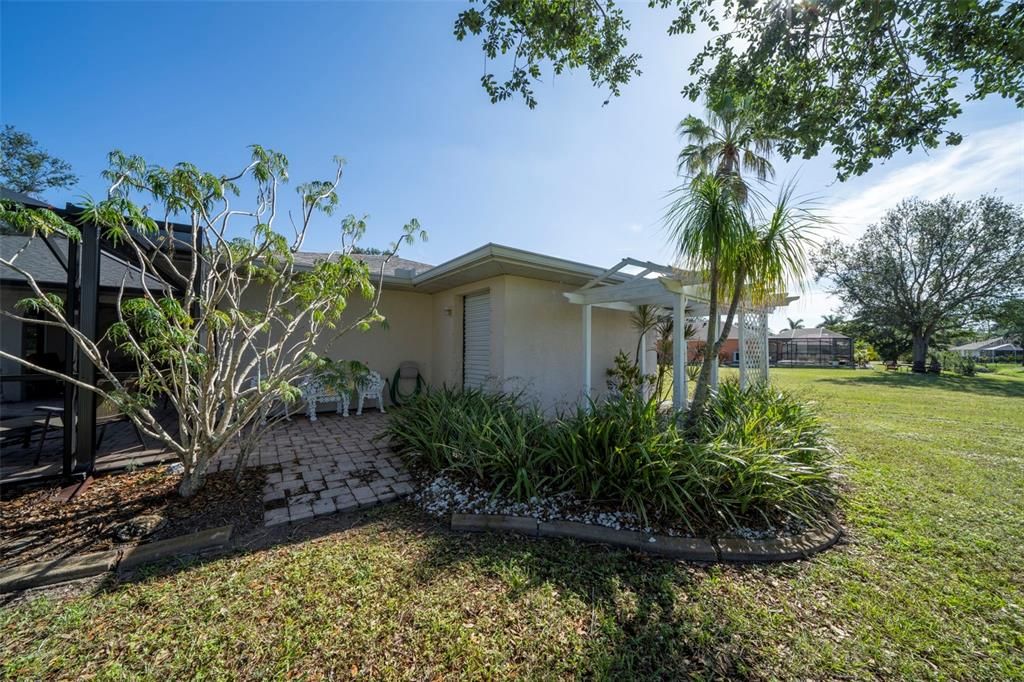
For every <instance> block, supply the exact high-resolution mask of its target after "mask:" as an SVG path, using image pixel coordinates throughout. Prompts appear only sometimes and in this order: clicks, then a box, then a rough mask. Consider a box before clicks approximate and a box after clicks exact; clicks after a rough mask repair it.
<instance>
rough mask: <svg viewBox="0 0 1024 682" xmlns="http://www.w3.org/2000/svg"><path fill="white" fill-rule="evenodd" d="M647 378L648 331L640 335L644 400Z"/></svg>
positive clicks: (641, 390)
mask: <svg viewBox="0 0 1024 682" xmlns="http://www.w3.org/2000/svg"><path fill="white" fill-rule="evenodd" d="M646 376H647V331H646V330H645V331H643V332H642V333H641V334H640V392H641V393H642V394H643V396H644V398H647V382H646V381H644V377H646Z"/></svg>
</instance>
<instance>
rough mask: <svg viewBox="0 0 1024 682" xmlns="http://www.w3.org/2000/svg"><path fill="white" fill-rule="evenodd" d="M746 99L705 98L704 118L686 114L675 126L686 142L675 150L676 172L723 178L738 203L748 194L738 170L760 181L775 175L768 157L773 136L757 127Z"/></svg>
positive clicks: (737, 97) (744, 200)
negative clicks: (714, 175) (750, 174)
mask: <svg viewBox="0 0 1024 682" xmlns="http://www.w3.org/2000/svg"><path fill="white" fill-rule="evenodd" d="M748 101H749V100H748V99H747V98H746V97H740V96H729V97H723V98H720V99H719V100H718V101H717V102H715V103H712V102H710V101H709V102H708V111H707V118H706V120H705V119H701V118H698V117H697V116H687V117H686V118H684V119H683V120H682V121H680V123H679V125H678V126H677V127H676V132H677V133H678V134H679V137H680V139H681V140H683V141H684V142H685V143H686V146H684V147H683V149H682V151H680V152H679V157H678V159H677V167H676V170H677V172H678V173H679V174H680V175H686V176H689V177H692V178H694V179H696V178H697V177H699V176H700V175H702V174H705V173H714V174H716V175H718V176H720V177H723V178H727V179H728V180H729V182H730V183H731V185H732V188H731V189H732V191H733V194H734V195H735V196H736V199H737V200H738V201H739V202H740V203H741V204H745V203H746V201H747V194H748V187H747V184H746V182H745V181H744V180H743V177H742V172H747V173H753V174H754V175H755V176H756V177H757V179H758V180H761V181H762V182H763V181H764V180H767V179H768V178H770V177H774V176H775V170H774V169H773V168H772V164H771V162H770V161H769V160H768V157H769V156H770V155H771V152H772V148H773V147H774V146H775V139H774V138H772V137H770V136H768V135H765V134H764V133H763V132H761V131H760V130H759V129H758V126H757V119H756V118H755V116H754V114H753V113H752V111H751V108H750V107H749V105H748Z"/></svg>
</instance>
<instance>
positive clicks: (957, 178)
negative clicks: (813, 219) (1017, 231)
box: [828, 121, 1024, 238]
mask: <svg viewBox="0 0 1024 682" xmlns="http://www.w3.org/2000/svg"><path fill="white" fill-rule="evenodd" d="M865 179H866V178H865ZM858 184H860V183H859V182H857V181H852V182H851V187H850V191H849V192H844V194H847V193H852V194H853V196H848V197H847V198H844V199H839V200H838V201H836V202H835V203H832V204H831V206H829V208H828V213H829V216H830V217H831V219H832V220H833V222H834V226H835V228H836V229H837V231H838V232H839V233H840V235H841V236H845V237H848V238H856V237H857V236H859V235H860V234H861V233H862V232H863V231H864V228H866V227H867V226H868V225H870V224H871V223H873V222H877V221H878V220H879V219H880V218H881V217H882V215H883V214H884V213H885V212H886V211H887V210H888V209H890V208H892V207H893V206H895V205H896V204H898V203H899V202H900V201H901V200H903V199H905V198H908V197H912V196H917V197H919V198H921V199H935V198H937V197H940V196H943V195H946V194H953V195H956V196H957V197H958V198H961V199H973V198H976V197H977V196H978V195H980V194H984V193H986V192H998V193H1000V194H1002V195H1004V196H1005V197H1006V198H1007V199H1009V200H1010V201H1015V202H1019V201H1021V200H1022V199H1024V121H1022V122H1015V123H1010V124H1007V125H1003V126H999V127H996V128H989V129H987V130H983V131H981V132H979V133H976V134H974V135H970V136H965V139H964V141H963V142H962V143H961V144H960V145H959V146H956V147H946V148H943V149H941V150H939V151H937V152H935V153H933V154H932V155H931V156H930V157H929V158H928V159H925V160H922V161H916V162H914V163H911V164H909V165H907V166H903V167H902V168H894V169H892V170H890V171H889V172H888V173H886V174H885V175H881V176H879V177H878V178H877V179H876V180H874V181H873V182H872V183H871V184H868V185H866V187H864V188H862V189H860V188H858V187H857V185H858Z"/></svg>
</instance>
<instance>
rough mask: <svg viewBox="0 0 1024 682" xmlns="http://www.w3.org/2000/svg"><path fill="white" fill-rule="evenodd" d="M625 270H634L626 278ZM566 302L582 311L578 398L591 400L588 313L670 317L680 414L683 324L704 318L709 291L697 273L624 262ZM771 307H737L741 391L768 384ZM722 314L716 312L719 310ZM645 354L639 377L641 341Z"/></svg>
mask: <svg viewBox="0 0 1024 682" xmlns="http://www.w3.org/2000/svg"><path fill="white" fill-rule="evenodd" d="M626 268H630V269H631V270H634V272H630V273H627V272H626V271H625V269H626ZM565 297H566V298H567V299H568V300H569V301H570V302H571V303H576V304H578V305H580V306H582V308H583V393H584V395H586V396H590V395H591V389H592V386H591V372H592V365H591V311H592V309H593V308H594V306H597V307H600V308H611V309H613V310H625V311H635V310H636V308H637V306H640V305H650V306H655V307H656V308H660V309H661V310H662V311H663V314H665V313H667V312H668V311H671V314H672V321H673V325H672V334H673V336H672V353H673V357H672V379H673V381H672V386H673V390H672V406H673V407H674V408H675V409H677V410H681V409H684V408H685V406H686V396H687V385H686V383H687V377H686V362H687V344H686V339H685V336H684V335H685V329H686V321H687V319H691V318H701V317H704V318H706V317H708V315H709V312H710V311H709V306H708V299H709V297H708V287H707V284H706V282H705V281H704V278H703V277H702V276H701V274H700V273H698V272H692V271H686V270H680V269H678V268H672V267H669V266H666V265H659V264H657V263H652V262H650V261H640V260H636V259H633V258H623V259H622V261H620V262H619V264H618V265H616V266H614V267H612V268H609V269H608V270H605V271H604V272H603V273H601V274H600V275H598V276H597V277H595V278H593V279H592V280H590V281H589V282H587V283H586V284H584V285H583V286H582V287H580V288H579V289H577V290H576V291H572V292H569V293H566V294H565ZM793 300H796V297H790V296H780V297H779V300H778V301H777V304H778V305H779V306H782V305H787V304H788V303H790V302H791V301H793ZM775 307H776V306H770V307H765V306H757V307H755V306H751V305H749V304H746V305H741V306H740V310H739V311H738V312H737V314H736V319H735V320H734V324H735V325H736V326H737V330H738V336H739V339H738V340H739V368H740V385H741V386H743V387H746V386H748V385H749V384H750V383H751V382H758V381H766V380H767V379H768V314H769V313H770V312H771V311H772V310H773V309H774V308H775ZM719 310H721V306H720V307H719ZM708 324H710V325H714V329H715V330H716V332H718V331H720V330H721V316H719V319H715V320H708ZM642 343H643V348H644V349H645V352H644V353H642V354H641V356H640V357H641V368H640V370H641V372H642V373H644V374H646V373H647V368H646V355H647V353H646V348H647V339H643V341H642ZM711 385H712V388H713V389H714V388H717V387H718V363H717V362H716V363H714V364H713V365H712V373H711Z"/></svg>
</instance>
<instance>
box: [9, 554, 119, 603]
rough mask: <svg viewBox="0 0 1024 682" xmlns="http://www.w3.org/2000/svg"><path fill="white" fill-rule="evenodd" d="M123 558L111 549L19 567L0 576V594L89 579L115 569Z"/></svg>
mask: <svg viewBox="0 0 1024 682" xmlns="http://www.w3.org/2000/svg"><path fill="white" fill-rule="evenodd" d="M120 558H121V552H120V551H119V550H116V549H111V550H107V551H105V552H91V553H89V554H78V555H75V556H69V557H65V558H63V559H50V560H48V561H36V562H34V563H31V564H25V565H23V566H16V567H14V568H12V569H9V570H6V571H4V572H3V573H2V574H0V592H14V591H15V590H26V589H29V588H31V587H40V586H43V585H52V584H54V583H63V582H67V581H69V580H78V579H79V578H89V577H92V576H94V575H99V574H100V573H106V572H107V571H109V570H111V569H113V568H114V567H115V566H116V565H117V562H118V559H120Z"/></svg>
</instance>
